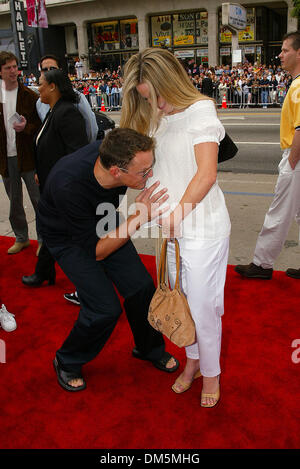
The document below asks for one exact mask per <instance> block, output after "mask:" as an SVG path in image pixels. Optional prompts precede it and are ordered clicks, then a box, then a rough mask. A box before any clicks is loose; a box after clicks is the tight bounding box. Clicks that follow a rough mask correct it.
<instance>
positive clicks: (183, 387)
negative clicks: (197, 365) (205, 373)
mask: <svg viewBox="0 0 300 469" xmlns="http://www.w3.org/2000/svg"><path fill="white" fill-rule="evenodd" d="M181 376H182V373H181V375H179V376H178V378H177V379H176V381H175V383H174V384H173V386H172V391H174V392H176V394H182V393H183V392H185V391H187V390H188V389H190V387H191V386H192V384H193V381H194V379H197V378H200V376H202V375H201V373H200V370H198V371H196V373H195V374H194V376H193V379H192V381H191V382H190V383H185V382H184V381H182V380H181V379H180V378H181ZM178 384H179V385H180V387H181V390H179V389H178V388H177V387H176V385H178Z"/></svg>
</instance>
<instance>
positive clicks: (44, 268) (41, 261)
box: [35, 242, 55, 278]
mask: <svg viewBox="0 0 300 469" xmlns="http://www.w3.org/2000/svg"><path fill="white" fill-rule="evenodd" d="M54 271H55V259H54V257H53V256H52V254H51V253H50V251H49V249H48V248H47V246H46V244H45V243H44V242H43V244H42V246H41V249H40V252H39V255H38V260H37V263H36V266H35V273H36V274H37V275H39V276H40V277H42V278H43V277H45V278H47V277H51V275H53V274H55V272H54Z"/></svg>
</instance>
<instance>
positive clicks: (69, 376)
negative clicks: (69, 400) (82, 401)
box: [53, 357, 86, 392]
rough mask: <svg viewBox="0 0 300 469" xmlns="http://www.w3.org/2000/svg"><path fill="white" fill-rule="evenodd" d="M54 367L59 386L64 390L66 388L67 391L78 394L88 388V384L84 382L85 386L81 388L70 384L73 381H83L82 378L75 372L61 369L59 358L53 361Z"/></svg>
mask: <svg viewBox="0 0 300 469" xmlns="http://www.w3.org/2000/svg"><path fill="white" fill-rule="evenodd" d="M53 366H54V369H55V371H56V376H57V380H58V382H59V384H60V385H61V387H62V388H64V389H65V390H66V391H71V392H77V391H83V390H84V389H85V388H86V383H85V382H84V381H83V384H82V385H81V386H78V387H75V386H71V385H70V384H69V382H70V381H72V380H73V379H82V380H83V378H82V376H81V375H80V374H79V373H75V372H73V371H64V370H62V369H61V367H60V365H59V363H58V361H57V358H56V357H55V359H54V360H53Z"/></svg>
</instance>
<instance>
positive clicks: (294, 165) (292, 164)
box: [289, 153, 299, 170]
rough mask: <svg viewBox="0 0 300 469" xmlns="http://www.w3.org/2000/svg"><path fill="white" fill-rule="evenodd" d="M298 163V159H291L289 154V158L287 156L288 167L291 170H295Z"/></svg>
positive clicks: (291, 156)
mask: <svg viewBox="0 0 300 469" xmlns="http://www.w3.org/2000/svg"><path fill="white" fill-rule="evenodd" d="M298 161H299V159H297V158H293V155H292V153H290V156H289V163H290V166H291V168H292V169H293V170H294V169H295V168H296V165H297V163H298Z"/></svg>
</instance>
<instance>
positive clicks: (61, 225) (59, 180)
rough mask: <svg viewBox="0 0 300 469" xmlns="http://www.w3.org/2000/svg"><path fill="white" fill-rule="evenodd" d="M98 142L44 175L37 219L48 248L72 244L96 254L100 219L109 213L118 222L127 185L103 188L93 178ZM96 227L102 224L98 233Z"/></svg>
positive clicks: (64, 158)
mask: <svg viewBox="0 0 300 469" xmlns="http://www.w3.org/2000/svg"><path fill="white" fill-rule="evenodd" d="M100 143H101V142H99V141H96V142H93V143H91V144H90V145H87V146H85V147H83V148H80V149H79V150H77V151H76V152H75V153H72V154H70V155H67V156H64V157H63V158H61V159H60V160H59V161H58V162H57V163H56V165H55V166H54V168H53V169H52V170H51V172H50V174H49V176H48V178H47V182H46V185H45V187H44V190H43V194H42V195H41V199H40V202H39V206H38V213H37V223H38V229H39V231H40V233H41V235H42V238H43V239H44V240H45V242H46V244H47V245H48V246H49V247H50V248H51V247H53V248H54V247H63V246H65V245H72V244H75V245H79V246H81V247H82V248H84V249H85V250H86V251H87V253H88V254H89V255H91V256H93V257H95V250H96V244H97V242H98V241H99V236H101V235H103V234H104V232H103V227H104V226H105V224H104V223H102V224H99V221H100V220H101V219H102V221H104V220H107V219H108V217H109V219H110V220H111V221H114V220H115V225H118V223H119V217H118V214H117V211H116V209H117V208H118V206H119V205H120V202H121V199H122V197H123V195H124V194H125V192H126V190H127V187H126V186H121V187H117V188H113V189H105V188H103V187H102V186H101V185H100V184H99V182H98V181H97V180H96V178H95V176H94V165H95V162H96V160H97V158H98V155H99V146H100ZM104 217H105V218H104ZM102 225H103V226H102ZM111 226H112V225H111V224H110V227H111ZM99 227H100V228H102V229H101V230H100V231H101V232H100V233H99ZM97 228H98V234H97ZM98 235H99V236H98Z"/></svg>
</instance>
